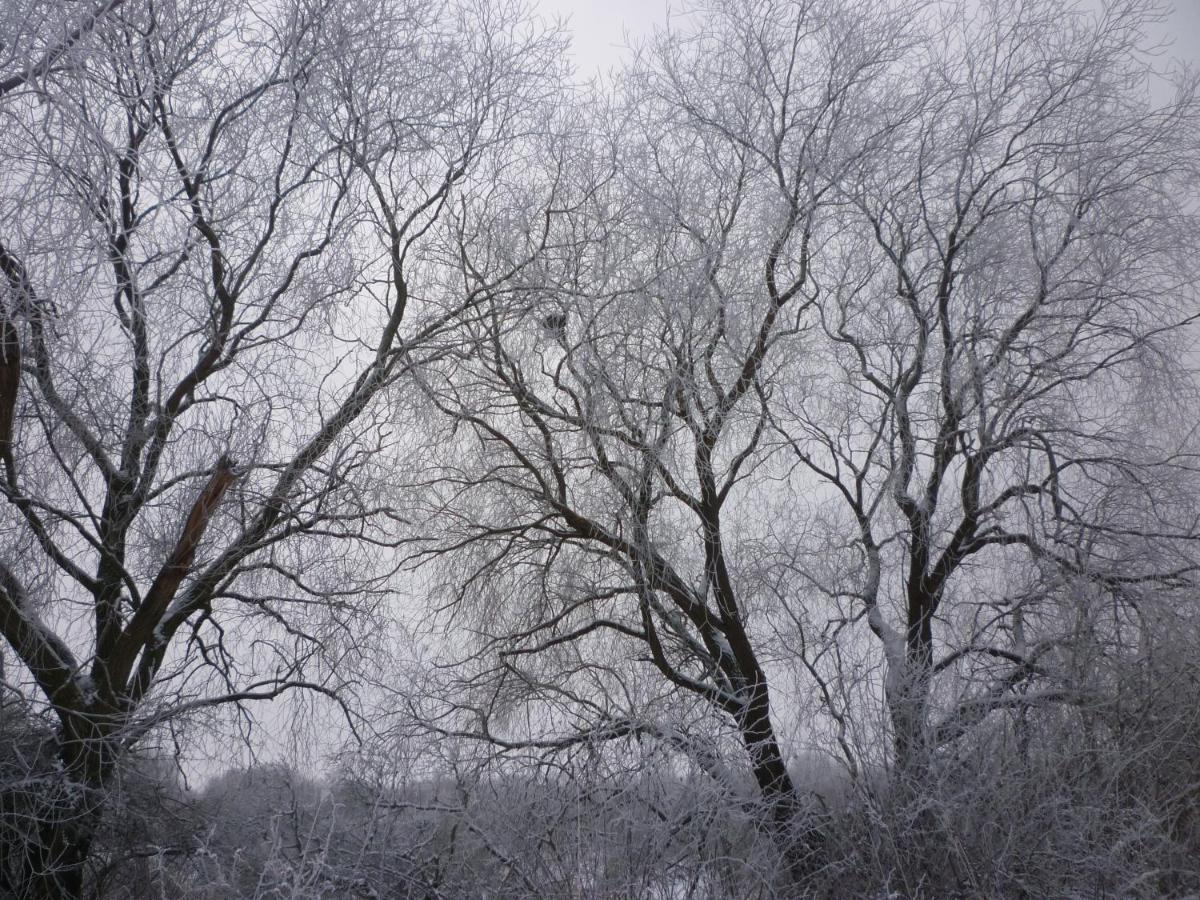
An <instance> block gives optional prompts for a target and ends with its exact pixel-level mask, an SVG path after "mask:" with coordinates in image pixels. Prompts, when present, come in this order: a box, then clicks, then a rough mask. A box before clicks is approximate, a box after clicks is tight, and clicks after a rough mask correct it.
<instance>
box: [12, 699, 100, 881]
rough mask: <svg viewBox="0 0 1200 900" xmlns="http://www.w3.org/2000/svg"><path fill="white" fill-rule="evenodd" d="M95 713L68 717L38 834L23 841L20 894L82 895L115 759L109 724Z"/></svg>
mask: <svg viewBox="0 0 1200 900" xmlns="http://www.w3.org/2000/svg"><path fill="white" fill-rule="evenodd" d="M97 718H99V717H93V716H88V715H78V714H71V715H69V716H67V717H66V724H65V725H64V728H63V731H62V737H61V738H60V744H59V749H58V754H57V758H58V762H59V763H60V764H61V766H62V768H61V771H60V772H59V777H58V779H56V780H55V783H54V785H53V786H52V787H50V788H49V790H48V791H47V794H46V796H45V797H44V799H43V802H42V808H41V810H40V818H41V820H40V822H39V823H38V826H37V839H36V841H30V842H29V843H28V844H27V845H26V847H25V860H24V864H23V866H22V868H23V870H24V873H25V877H24V882H25V883H24V885H23V886H22V888H21V890H20V891H19V893H18V897H20V898H21V900H81V898H82V897H83V895H84V886H85V880H86V874H87V864H88V859H89V857H90V855H91V850H92V844H93V842H94V840H95V837H96V832H97V830H98V829H99V826H100V820H101V817H102V815H103V803H102V798H103V795H104V789H105V787H106V785H107V781H108V775H109V774H110V773H111V771H112V769H113V764H114V760H115V756H114V749H115V748H114V747H113V742H112V738H111V737H110V734H109V731H110V729H109V728H106V727H104V725H102V724H97ZM31 837H32V835H31Z"/></svg>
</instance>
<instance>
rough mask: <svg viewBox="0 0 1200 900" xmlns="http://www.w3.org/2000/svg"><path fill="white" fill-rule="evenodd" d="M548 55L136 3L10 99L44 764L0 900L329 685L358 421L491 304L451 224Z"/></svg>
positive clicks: (8, 519) (517, 25)
mask: <svg viewBox="0 0 1200 900" xmlns="http://www.w3.org/2000/svg"><path fill="white" fill-rule="evenodd" d="M44 6H45V7H46V8H49V7H51V6H54V4H44ZM35 18H36V17H35ZM543 34H544V32H541V31H539V30H537V29H534V28H532V27H530V26H528V24H527V23H525V22H523V21H522V20H521V18H520V16H519V14H518V11H517V10H515V9H513V8H507V7H506V8H486V7H476V6H473V5H471V4H464V5H461V6H459V5H454V4H451V5H446V4H433V3H425V2H422V0H413V2H378V3H376V2H370V0H367V2H358V3H348V4H346V3H325V2H282V3H278V4H267V5H263V4H253V3H242V2H232V0H229V2H226V0H196V2H182V0H181V2H174V0H139V2H129V3H124V4H117V3H111V4H108V5H107V7H105V8H104V9H102V10H100V11H99V13H97V14H96V15H94V16H93V17H92V18H90V19H89V20H87V21H86V22H85V23H84V24H82V25H80V26H79V27H78V28H76V29H75V30H74V31H71V32H70V33H68V34H67V35H66V37H65V38H63V39H61V40H57V39H55V38H53V37H51V38H50V39H49V49H48V50H42V49H40V47H39V42H38V41H31V42H29V44H28V46H29V48H30V52H31V53H32V54H33V55H32V57H31V58H30V59H29V60H24V59H22V60H18V63H19V64H18V65H17V71H16V72H15V73H14V75H13V76H12V77H10V78H5V79H4V80H3V85H4V89H5V93H4V95H3V98H2V103H3V105H2V106H0V119H2V120H3V129H2V130H3V137H0V156H2V158H3V160H4V165H5V174H4V176H3V182H2V183H3V193H2V194H0V221H3V223H4V224H3V226H2V231H3V233H2V234H0V273H2V275H3V287H2V288H0V297H2V299H3V306H2V308H0V346H2V351H3V355H2V358H0V463H2V467H3V475H2V478H0V490H2V492H3V495H4V499H5V501H6V503H5V509H4V511H3V513H0V531H2V533H3V535H4V537H3V545H4V546H3V550H2V551H0V633H2V634H3V637H4V639H5V641H6V643H7V645H8V650H9V652H11V654H12V657H10V659H12V658H15V659H16V660H19V662H20V664H21V666H22V669H21V670H20V671H18V670H17V669H15V667H13V666H11V665H10V667H9V671H8V677H9V679H10V680H15V681H20V680H21V678H22V677H25V678H27V679H28V683H27V688H28V690H30V691H33V692H36V694H37V695H39V696H40V700H41V701H42V702H43V703H44V704H46V707H47V708H48V709H49V710H51V711H52V713H53V716H54V717H55V718H56V719H57V732H56V738H55V740H56V748H55V753H56V756H57V758H58V767H57V774H56V775H53V777H49V778H46V779H44V780H43V781H42V782H41V783H42V785H43V788H42V794H41V796H40V797H39V802H40V804H41V805H40V814H39V815H38V816H37V817H35V827H33V828H32V829H31V831H30V833H29V834H28V836H27V842H26V853H25V855H24V858H22V859H20V860H15V861H12V863H13V864H12V865H9V864H8V863H7V862H6V865H5V867H4V870H3V871H4V878H5V879H6V882H5V883H4V884H3V885H2V887H3V889H4V890H6V891H8V892H12V893H16V894H18V895H28V896H48V897H49V896H53V897H60V896H66V897H75V896H79V895H80V894H81V891H82V890H83V886H84V880H85V876H86V872H85V869H86V862H87V858H88V853H89V848H90V845H91V842H92V838H93V835H94V833H95V829H96V826H97V823H98V821H99V819H100V817H101V816H102V814H103V809H104V797H105V791H106V787H107V783H108V779H109V778H110V776H111V774H112V773H113V771H114V768H115V766H116V764H117V762H118V761H119V759H120V757H121V756H122V754H124V753H125V752H127V751H128V750H129V749H130V747H131V746H132V745H133V744H134V743H136V742H137V741H138V740H139V739H140V738H141V737H142V736H143V735H144V734H145V733H146V732H147V731H149V730H150V729H152V728H154V727H155V726H156V725H157V724H159V723H161V722H163V721H165V720H166V719H168V718H169V717H172V716H176V715H180V714H182V713H186V712H188V711H192V710H196V709H198V708H205V707H211V706H214V705H219V704H225V703H242V702H244V701H249V700H253V699H257V698H270V697H275V696H278V695H279V694H281V693H282V692H284V691H288V690H291V689H295V688H309V689H313V690H317V691H322V692H325V693H329V694H331V695H334V694H336V692H337V689H338V688H339V687H340V686H341V684H342V683H344V682H345V681H347V680H348V679H349V673H348V672H347V671H346V666H348V665H349V664H350V663H351V662H352V658H353V655H354V653H355V642H354V640H353V634H354V631H353V629H352V627H351V621H352V619H353V617H354V616H355V615H356V614H359V613H361V612H365V611H369V608H370V604H371V603H372V598H373V597H377V596H379V595H380V594H381V592H382V591H383V590H384V589H385V587H386V584H385V582H384V578H385V577H386V575H387V572H388V569H389V566H388V563H387V559H386V554H380V553H379V552H378V549H377V548H378V546H379V545H380V544H381V543H383V544H386V543H387V536H386V533H385V532H384V531H383V530H382V526H383V525H385V524H386V523H387V522H388V520H389V516H390V515H391V507H390V506H389V504H388V502H387V496H386V492H385V491H383V490H382V489H381V485H382V484H383V482H384V477H385V459H386V458H387V457H388V454H389V453H390V452H391V449H392V448H393V447H394V444H395V441H394V439H393V438H392V436H391V433H390V431H389V429H388V427H387V426H386V424H385V423H384V420H383V419H381V417H380V416H379V415H378V414H377V412H376V411H377V408H378V404H379V400H380V398H381V397H382V396H384V395H386V394H387V392H388V391H389V389H390V386H391V385H393V384H394V383H395V382H396V380H397V379H398V378H400V377H402V376H403V375H404V374H405V373H406V372H408V371H410V370H411V369H412V368H413V367H414V366H418V365H420V364H422V362H423V360H424V357H425V356H426V355H433V356H436V355H437V354H439V353H441V352H444V351H445V345H444V342H442V341H441V339H440V338H441V336H442V335H444V333H445V332H446V330H447V328H448V327H449V325H450V324H451V323H453V322H454V321H455V320H456V319H457V318H458V317H459V316H460V315H461V314H462V313H463V312H464V311H465V310H469V309H470V308H471V307H472V306H474V305H475V304H476V303H478V302H479V301H480V300H481V298H482V296H483V295H482V294H479V293H477V292H476V293H472V292H464V291H463V290H461V288H460V286H458V285H456V284H455V282H454V280H453V278H452V277H451V276H450V275H449V274H448V273H447V269H446V266H445V265H444V260H445V256H444V254H441V253H440V251H438V249H437V248H438V246H439V245H440V243H441V239H442V236H443V233H442V231H441V229H440V228H439V227H438V222H439V221H440V220H442V219H443V217H444V216H445V212H446V209H447V208H448V206H449V205H451V204H452V203H453V202H455V198H456V197H458V196H460V195H463V194H465V193H469V192H470V191H471V190H474V189H475V188H474V187H472V186H471V178H472V176H473V174H474V172H475V171H476V169H477V168H479V167H481V166H488V167H493V168H494V167H496V166H499V165H502V164H503V163H504V160H505V158H506V157H505V153H506V147H507V146H508V145H509V143H510V142H511V140H512V138H513V137H514V136H515V135H517V134H520V133H521V132H523V131H525V130H526V129H528V128H529V127H531V126H530V121H531V116H532V110H533V107H534V106H535V104H536V102H537V101H538V99H539V98H540V96H541V95H542V94H543V93H544V92H545V91H546V90H547V89H548V85H549V84H551V83H552V77H551V76H552V74H553V70H554V65H553V56H552V51H553V50H554V48H555V46H556V45H555V43H554V41H553V40H550V39H547V38H546V37H544V36H543ZM56 40H57V42H56ZM41 43H46V42H45V41H42V42H41ZM532 121H536V119H533V120H532ZM503 277H504V273H497V278H500V279H502V278H503Z"/></svg>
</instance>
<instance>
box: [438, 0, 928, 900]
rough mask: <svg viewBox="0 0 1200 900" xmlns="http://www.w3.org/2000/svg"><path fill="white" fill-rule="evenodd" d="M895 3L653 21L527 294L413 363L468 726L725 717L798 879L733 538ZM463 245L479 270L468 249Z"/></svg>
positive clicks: (639, 726)
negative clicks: (651, 41) (463, 346)
mask: <svg viewBox="0 0 1200 900" xmlns="http://www.w3.org/2000/svg"><path fill="white" fill-rule="evenodd" d="M907 12H908V10H907V9H904V10H894V11H890V12H882V11H871V10H868V8H867V6H866V5H865V4H845V3H829V4H827V3H804V4H794V5H782V4H772V3H757V2H755V3H728V4H716V5H714V6H713V7H712V8H711V9H710V8H707V7H705V8H704V9H701V10H697V11H696V15H697V16H698V17H702V18H701V19H700V24H698V25H696V24H695V23H693V25H685V27H684V28H683V30H682V31H681V32H679V33H667V34H665V35H663V36H662V38H661V40H660V41H659V42H658V43H657V44H656V45H655V46H654V47H653V48H652V49H651V50H648V51H647V52H646V55H645V57H644V59H643V60H642V61H640V62H639V63H638V64H636V65H635V66H634V67H633V68H632V69H631V70H630V71H629V72H628V73H627V74H626V80H625V83H624V88H623V94H622V96H621V98H620V100H619V101H617V102H616V103H615V105H614V106H613V107H612V108H611V109H599V110H598V111H597V112H596V119H595V120H594V121H595V124H594V125H592V126H591V127H590V130H589V131H588V132H587V133H585V134H582V135H574V136H572V137H571V138H570V140H569V146H570V147H573V148H577V149H576V150H574V155H573V156H568V157H566V158H564V159H563V161H562V162H561V163H560V165H559V167H558V169H557V170H556V171H558V172H561V173H563V174H562V175H560V176H559V177H560V179H561V180H563V181H565V182H566V183H567V185H568V187H567V188H566V189H565V190H564V199H563V201H562V204H561V205H562V208H563V211H562V213H561V214H560V215H557V216H555V218H554V220H553V222H549V223H548V225H549V234H550V237H549V238H548V242H547V244H548V249H547V252H546V253H544V254H543V255H542V256H541V257H540V258H539V261H538V265H537V266H536V267H535V268H534V269H531V270H528V271H526V272H525V273H523V275H522V279H521V284H522V285H523V292H522V293H521V294H520V295H517V296H515V297H514V296H513V295H512V294H511V293H508V294H502V293H498V292H493V293H492V295H491V300H492V302H491V304H490V305H489V307H488V310H487V316H486V317H481V319H480V320H479V321H477V322H474V321H473V322H472V323H470V327H471V331H470V340H471V341H472V342H477V343H478V344H479V346H480V348H481V349H480V351H479V352H478V353H477V354H475V355H472V356H471V357H469V358H465V359H456V360H454V362H453V365H449V366H446V367H444V368H442V369H439V370H438V375H437V377H436V378H435V377H433V376H430V377H429V379H428V380H427V382H426V384H427V386H428V392H429V395H430V397H431V398H432V400H433V402H434V403H435V404H436V405H437V406H438V408H439V409H440V410H442V411H443V412H444V413H445V414H446V416H447V417H448V421H449V424H448V425H446V426H445V429H446V430H444V431H438V432H436V438H435V440H436V441H437V442H438V453H439V455H441V456H442V457H443V458H447V459H448V460H449V462H448V463H447V464H446V465H443V466H440V467H439V466H436V464H434V463H433V462H432V461H431V465H432V466H433V467H432V468H431V469H430V471H429V474H428V476H427V478H428V481H426V482H425V486H426V491H427V495H428V500H427V503H428V509H429V513H428V518H429V520H430V521H434V522H437V523H438V527H439V531H440V533H437V534H434V535H430V536H429V537H428V539H427V541H428V542H427V544H426V545H424V546H421V547H420V548H419V549H418V550H417V551H416V554H415V557H414V558H415V559H416V560H418V561H424V560H428V559H442V560H443V561H444V562H445V564H446V565H445V567H444V568H443V570H442V571H443V573H444V574H445V575H446V576H448V577H446V578H445V579H443V582H442V583H443V584H444V585H445V586H446V589H447V596H446V602H447V604H448V606H449V608H451V609H452V610H455V611H458V612H461V611H463V610H464V609H468V608H469V609H471V610H473V613H471V614H470V616H469V617H464V618H462V619H460V620H459V621H462V622H464V623H465V622H470V623H471V624H472V627H476V628H481V629H482V641H481V643H479V644H478V645H477V646H476V649H477V652H478V655H477V656H476V657H475V664H473V665H470V666H467V664H465V663H464V666H467V671H466V674H465V675H464V680H466V681H467V682H469V687H466V688H463V689H464V690H466V691H467V697H466V699H463V700H462V701H461V702H462V704H463V707H464V709H466V710H467V711H468V712H467V714H466V722H465V723H464V724H462V725H461V727H460V729H459V730H460V733H470V734H475V735H476V736H479V737H482V738H485V739H487V740H491V741H493V742H494V743H496V744H498V745H499V746H502V747H508V748H516V747H519V746H536V747H540V748H543V749H545V750H548V751H553V750H555V749H556V748H557V749H560V750H564V751H565V750H567V749H569V748H571V747H573V746H576V745H578V744H579V743H580V742H595V741H604V740H630V739H632V738H633V737H635V736H636V737H638V738H647V739H652V740H659V741H663V742H665V743H666V744H667V745H668V746H672V747H674V748H675V749H677V750H684V751H685V752H687V753H689V754H692V755H693V756H694V757H695V758H707V759H709V760H714V759H715V760H720V758H721V757H722V756H723V754H724V752H725V751H723V750H717V749H715V748H717V747H719V746H720V743H721V739H720V738H718V737H716V736H715V735H714V734H712V728H711V727H707V726H699V725H698V723H699V722H702V721H705V719H706V718H707V721H708V722H709V724H710V725H711V723H712V722H713V721H716V722H721V723H724V725H723V726H722V728H725V727H727V726H732V735H734V736H736V740H737V742H738V743H740V744H741V747H742V750H741V752H742V753H744V755H745V757H744V758H745V760H746V761H747V766H746V769H748V771H749V774H750V775H751V776H752V783H753V785H754V786H755V794H756V795H757V802H758V803H759V804H760V805H761V807H762V809H764V810H765V812H764V813H763V817H762V818H763V821H764V823H766V824H767V825H768V826H769V828H770V829H771V830H772V831H773V832H774V833H775V835H776V836H777V838H778V840H779V843H780V846H781V847H782V848H784V850H785V852H786V855H787V857H788V860H789V861H788V866H789V868H790V869H791V870H792V874H793V875H794V876H796V877H799V875H800V874H801V873H802V872H803V871H804V870H805V869H806V868H808V867H811V866H812V865H813V860H814V857H813V856H812V853H813V851H814V849H815V847H816V842H817V840H818V838H817V833H816V831H815V830H814V829H813V828H812V826H811V822H808V823H807V824H804V823H802V822H801V818H803V817H801V818H798V816H799V815H800V813H801V812H804V811H805V807H806V803H805V800H804V791H803V790H802V789H801V788H799V787H798V786H797V785H796V784H795V783H794V781H793V777H792V774H791V773H790V771H789V768H788V752H787V750H786V748H785V746H784V744H783V741H782V740H781V736H780V732H779V730H778V725H777V722H776V721H775V719H774V718H773V716H776V715H777V714H778V713H777V711H775V710H773V707H772V693H771V688H770V682H771V677H770V675H769V670H770V667H771V666H770V661H771V657H772V655H773V653H774V650H773V645H772V641H771V634H772V631H771V622H772V621H773V619H774V617H775V615H776V612H775V611H773V609H772V604H771V602H770V597H769V595H768V594H767V593H766V592H764V591H762V590H761V586H760V584H759V582H758V580H757V577H756V575H755V560H754V556H755V553H756V549H755V547H754V544H753V539H752V538H751V535H759V534H760V533H761V531H762V529H761V528H759V527H758V526H759V525H761V524H762V522H761V518H760V517H761V516H762V515H763V510H762V508H761V507H760V506H759V504H760V503H762V502H764V498H763V495H762V484H763V481H764V479H769V478H770V477H771V472H772V470H771V458H772V455H773V454H774V453H775V450H776V447H774V446H773V445H772V444H771V442H769V441H768V440H767V437H768V435H769V424H770V422H771V413H770V404H771V394H772V391H773V387H772V385H773V383H774V380H775V378H776V375H777V373H778V371H779V370H780V369H781V368H782V367H783V365H784V364H783V362H782V360H785V359H787V357H788V356H789V355H793V354H800V353H803V352H804V349H803V347H804V333H805V331H806V329H807V328H808V327H810V318H811V316H812V315H813V313H814V311H815V309H816V302H817V298H818V282H817V281H816V279H815V277H814V267H815V266H818V265H820V263H818V262H817V260H818V259H819V258H820V256H821V255H822V254H823V253H825V252H826V248H827V245H828V244H829V243H830V241H831V240H833V239H834V236H835V235H836V233H837V232H838V230H839V228H840V226H839V225H838V223H837V221H836V220H835V219H834V218H833V216H834V214H835V206H836V204H837V203H840V202H841V200H840V198H838V197H837V196H836V195H835V193H834V186H835V185H836V184H837V183H839V180H840V179H843V178H844V177H847V175H848V173H849V172H850V171H851V167H852V166H853V165H854V159H855V157H856V156H857V154H858V152H859V148H860V147H862V146H863V145H864V144H866V143H868V142H869V141H870V140H872V139H873V138H876V137H877V135H876V134H875V131H876V125H875V123H874V122H873V121H872V120H871V118H870V117H869V115H867V112H868V109H869V102H868V99H867V98H868V96H869V94H870V92H871V91H872V90H873V89H875V88H876V82H877V81H878V79H879V78H880V77H881V75H882V74H883V73H884V72H885V71H886V69H887V67H888V66H889V65H891V64H894V63H896V62H897V61H898V59H899V58H900V56H901V55H902V53H903V51H904V50H905V48H906V40H907V38H906V37H905V27H904V25H903V21H904V14H907ZM693 26H694V27H693ZM606 122H616V123H619V124H615V125H608V124H606ZM488 250H489V252H491V253H492V254H494V255H498V256H499V257H500V258H502V252H501V250H496V249H494V248H492V247H491V245H489V247H488ZM464 258H465V259H466V260H467V275H468V277H469V278H470V280H471V283H472V284H477V285H479V286H480V287H482V286H483V285H485V284H486V283H487V281H488V275H487V271H488V267H487V263H488V262H489V261H490V260H489V259H488V258H487V257H485V256H484V252H483V251H482V250H481V249H480V248H479V247H478V242H476V243H472V242H465V247H464ZM480 259H482V260H483V261H482V262H481V261H479V260H480ZM766 502H769V501H766ZM756 519H758V521H756ZM784 665H785V666H786V665H788V664H787V663H784ZM522 709H524V710H527V711H528V710H531V709H532V710H533V711H532V712H530V713H529V716H530V718H529V719H527V720H526V721H525V722H524V723H523V724H518V723H521V722H522V719H521V717H520V714H519V713H518V712H517V711H518V710H522ZM789 712H790V710H789ZM785 721H790V722H794V721H795V719H794V716H791V715H788V716H786V717H785ZM506 722H507V723H508V724H507V725H506V724H505V723H506ZM706 731H707V732H708V733H707V734H706V733H705V732H706ZM714 740H715V741H716V742H717V743H716V744H715V745H714V744H713V743H712V742H713V741H714ZM530 742H532V743H530ZM706 744H707V745H708V747H707V750H706V749H705V745H706ZM721 768H722V766H721V765H710V770H712V771H713V772H714V774H715V773H716V772H717V770H718V769H721ZM738 768H740V767H738ZM720 777H724V776H720Z"/></svg>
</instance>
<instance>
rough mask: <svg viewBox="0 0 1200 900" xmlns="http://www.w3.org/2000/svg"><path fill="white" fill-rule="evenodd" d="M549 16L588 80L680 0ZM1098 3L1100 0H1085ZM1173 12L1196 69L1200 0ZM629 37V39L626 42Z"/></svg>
mask: <svg viewBox="0 0 1200 900" xmlns="http://www.w3.org/2000/svg"><path fill="white" fill-rule="evenodd" d="M535 2H537V5H538V7H539V8H540V10H541V11H542V14H543V15H545V16H546V17H547V18H552V17H554V16H556V15H557V16H561V17H562V18H563V19H567V20H569V23H568V24H569V28H570V30H571V32H572V33H573V34H574V39H573V51H574V57H575V63H576V65H577V66H578V70H579V71H578V74H579V76H580V77H581V78H587V77H589V76H591V75H593V74H595V73H596V72H597V71H600V72H604V71H607V70H608V69H610V68H612V67H614V66H616V65H617V64H618V63H619V62H620V60H621V56H622V48H623V47H624V46H625V45H626V44H627V43H629V42H636V41H637V39H638V38H639V37H643V36H646V35H648V34H649V33H650V32H651V31H652V30H653V28H654V26H655V25H657V24H660V23H662V22H664V21H665V20H666V13H667V8H668V5H670V6H671V7H673V8H674V9H676V10H678V9H679V7H680V6H681V0H673V2H671V0H535ZM1089 2H1092V3H1095V4H1096V5H1099V4H1100V2H1102V0H1089ZM1174 6H1175V9H1174V11H1173V12H1172V14H1171V17H1170V19H1169V21H1168V22H1167V23H1166V26H1165V27H1164V28H1163V34H1162V35H1161V37H1162V38H1164V39H1166V40H1168V41H1170V42H1171V44H1172V50H1171V52H1172V54H1173V55H1175V56H1178V57H1179V58H1180V59H1183V60H1185V61H1188V62H1190V63H1191V64H1192V65H1195V66H1200V0H1174ZM626 35H628V41H627V40H626Z"/></svg>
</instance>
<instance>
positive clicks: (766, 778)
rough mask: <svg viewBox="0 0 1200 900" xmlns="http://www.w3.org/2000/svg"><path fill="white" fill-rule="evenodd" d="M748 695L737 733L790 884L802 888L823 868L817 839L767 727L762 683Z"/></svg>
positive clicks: (767, 703) (766, 700)
mask: <svg viewBox="0 0 1200 900" xmlns="http://www.w3.org/2000/svg"><path fill="white" fill-rule="evenodd" d="M749 694H750V696H749V700H748V702H747V703H746V705H745V707H744V710H743V712H742V714H741V715H740V716H738V728H739V730H740V732H741V737H742V742H743V744H744V745H745V747H746V752H747V754H748V755H749V757H750V766H751V771H752V773H753V775H754V781H755V784H756V785H757V787H758V790H759V794H760V795H761V796H762V798H763V802H764V805H765V807H766V814H767V830H768V832H769V833H770V835H771V837H772V840H773V841H774V842H775V845H776V846H777V847H778V848H779V850H780V852H781V853H782V855H783V858H784V862H785V864H786V866H787V872H788V877H789V880H790V881H791V883H792V884H793V885H794V886H796V887H801V886H803V885H804V883H805V882H806V881H807V880H808V879H809V878H810V877H811V876H812V875H813V873H814V872H815V871H816V870H817V869H818V868H819V867H820V865H821V855H820V850H821V847H822V841H821V833H820V830H819V829H818V828H817V827H816V826H815V825H814V823H812V822H811V821H805V819H804V818H803V817H802V814H803V812H804V805H803V804H802V803H801V801H800V794H799V792H798V791H797V789H796V784H795V782H794V781H793V780H792V776H791V773H790V772H788V769H787V764H786V763H785V762H784V758H783V753H782V752H781V751H780V749H779V740H778V738H777V737H776V735H775V727H774V725H773V724H772V722H771V715H770V696H769V693H768V689H767V682H766V678H765V677H763V678H761V679H759V680H756V681H755V682H754V683H753V685H752V686H751V687H750V688H749Z"/></svg>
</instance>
